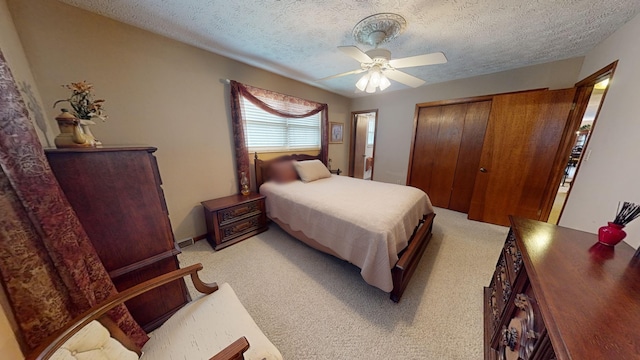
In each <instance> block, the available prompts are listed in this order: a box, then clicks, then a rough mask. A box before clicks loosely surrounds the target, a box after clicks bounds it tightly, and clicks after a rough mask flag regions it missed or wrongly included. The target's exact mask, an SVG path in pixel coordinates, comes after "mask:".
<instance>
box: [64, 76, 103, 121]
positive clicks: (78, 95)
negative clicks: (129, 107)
mask: <svg viewBox="0 0 640 360" xmlns="http://www.w3.org/2000/svg"><path fill="white" fill-rule="evenodd" d="M62 86H63V87H65V88H67V89H69V90H71V96H70V97H69V98H68V99H61V100H58V101H56V102H55V103H53V107H55V106H56V105H58V104H59V103H61V102H68V103H69V105H71V107H72V108H73V112H72V113H73V114H74V115H75V116H76V117H77V118H78V119H83V120H90V119H92V118H99V119H101V120H103V121H104V120H106V119H107V115H106V114H105V113H104V109H103V108H102V104H103V103H104V99H98V100H94V99H93V85H92V84H90V83H88V82H86V81H84V80H83V81H80V82H76V83H73V82H72V83H71V84H68V85H62Z"/></svg>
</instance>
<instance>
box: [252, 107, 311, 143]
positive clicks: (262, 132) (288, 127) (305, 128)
mask: <svg viewBox="0 0 640 360" xmlns="http://www.w3.org/2000/svg"><path fill="white" fill-rule="evenodd" d="M243 100H244V99H243ZM241 104H242V105H241V106H242V112H243V115H244V118H245V135H246V141H247V144H248V147H249V152H253V151H257V152H265V151H293V150H318V149H320V123H321V121H320V119H321V116H320V114H321V113H320V112H319V113H317V114H315V115H311V116H308V117H305V118H300V119H296V118H285V117H281V116H278V115H273V114H270V113H268V112H266V111H264V110H262V109H260V108H258V107H257V106H256V105H254V104H253V103H252V102H250V101H248V100H244V101H242V102H241Z"/></svg>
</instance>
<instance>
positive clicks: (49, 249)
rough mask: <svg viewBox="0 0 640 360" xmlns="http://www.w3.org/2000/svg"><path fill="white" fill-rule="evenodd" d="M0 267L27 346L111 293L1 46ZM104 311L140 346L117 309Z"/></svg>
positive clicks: (137, 331)
mask: <svg viewBox="0 0 640 360" xmlns="http://www.w3.org/2000/svg"><path fill="white" fill-rule="evenodd" d="M0 272H1V275H2V280H3V285H4V287H5V289H6V292H7V295H8V297H9V300H10V302H11V305H12V307H13V310H14V313H15V316H16V320H17V321H18V324H19V326H20V329H21V331H22V335H23V337H24V340H25V342H26V344H27V346H28V347H29V348H31V349H33V348H35V347H37V346H38V345H40V343H41V342H42V341H43V340H44V339H45V338H46V337H47V336H49V335H50V334H51V333H53V332H55V331H56V330H58V329H60V328H61V327H63V326H64V325H65V324H66V323H68V322H69V320H70V319H72V318H73V317H74V316H76V315H78V314H79V313H81V312H83V311H85V310H88V309H89V308H91V307H92V306H94V305H97V304H98V303H100V302H101V301H103V300H105V299H106V298H107V297H109V296H110V295H113V294H116V293H117V290H116V288H115V286H114V285H113V282H112V281H111V279H110V278H109V274H108V273H107V271H106V270H105V268H104V266H103V265H102V263H101V262H100V259H99V258H98V255H97V253H96V251H95V249H94V248H93V245H92V244H91V242H90V240H89V238H88V237H87V235H86V233H85V231H84V229H83V228H82V226H81V225H80V222H79V221H78V218H77V217H76V214H75V212H74V211H73V209H72V208H71V207H70V205H69V203H68V202H67V199H66V198H65V196H64V193H63V192H62V189H61V188H60V186H59V185H58V183H57V181H56V179H55V177H54V175H53V173H52V172H51V169H50V167H49V164H48V163H47V160H46V157H45V155H44V151H43V149H42V146H41V145H40V142H39V140H38V137H37V135H36V132H35V129H34V127H33V124H32V122H31V121H30V120H29V118H28V112H27V110H26V107H25V104H24V102H23V100H22V98H21V96H20V93H19V92H18V88H17V86H16V84H15V81H14V79H13V76H12V74H11V71H10V70H9V67H8V66H7V63H6V61H5V58H4V55H3V54H2V52H1V51H0ZM109 316H110V317H111V318H112V319H113V320H114V321H115V322H116V323H117V324H118V325H119V326H120V327H121V328H122V330H123V331H124V332H125V333H126V334H128V335H129V336H130V337H131V338H132V340H134V341H135V342H136V343H137V344H138V345H140V346H142V345H143V344H144V343H145V342H146V341H147V340H148V337H147V335H146V333H145V332H144V331H143V330H142V328H140V326H139V325H138V324H137V323H136V322H135V321H134V320H133V318H132V317H131V315H130V314H129V311H128V310H127V309H126V307H124V306H121V307H119V308H117V309H114V311H113V312H111V313H109Z"/></svg>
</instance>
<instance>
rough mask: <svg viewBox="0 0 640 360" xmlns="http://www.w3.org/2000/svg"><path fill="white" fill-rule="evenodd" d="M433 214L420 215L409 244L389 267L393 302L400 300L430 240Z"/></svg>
mask: <svg viewBox="0 0 640 360" xmlns="http://www.w3.org/2000/svg"><path fill="white" fill-rule="evenodd" d="M435 216H436V214H434V213H431V214H427V215H424V216H423V217H422V220H420V223H419V224H418V225H417V226H416V228H415V229H414V230H413V234H412V235H411V238H410V239H409V245H408V246H407V247H406V248H405V249H404V250H402V252H400V254H398V255H399V256H400V259H398V262H396V265H395V266H394V267H393V269H391V278H392V279H393V290H391V294H390V298H391V300H393V301H394V302H398V301H400V297H402V293H404V290H405V288H406V287H407V284H409V280H411V276H412V275H413V273H414V271H415V270H416V268H417V267H418V263H419V262H420V259H421V258H422V254H424V251H425V249H426V248H427V244H429V240H431V235H432V230H433V219H434V218H435Z"/></svg>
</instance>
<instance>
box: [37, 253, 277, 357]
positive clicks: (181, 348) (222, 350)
mask: <svg viewBox="0 0 640 360" xmlns="http://www.w3.org/2000/svg"><path fill="white" fill-rule="evenodd" d="M200 270H202V265H201V264H196V265H191V266H189V267H187V268H184V269H178V270H175V271H172V272H170V273H167V274H164V275H162V276H159V277H156V278H154V279H151V280H148V281H145V282H143V283H141V284H139V285H136V286H134V287H132V288H129V289H127V290H125V291H123V292H121V293H119V294H117V295H115V296H113V297H111V298H109V299H107V300H106V301H104V302H103V303H102V304H99V305H97V306H95V307H93V308H91V309H89V310H88V311H86V312H85V313H83V314H81V315H79V316H78V317H77V318H75V319H74V320H73V321H72V322H71V323H70V324H69V325H68V326H66V327H65V328H63V329H61V330H60V331H58V332H57V333H55V334H53V335H52V336H51V337H50V338H49V339H48V341H45V342H44V343H43V344H42V345H41V346H40V347H38V348H37V349H35V350H34V351H33V352H32V353H31V354H29V355H28V356H27V357H26V359H27V360H40V359H50V358H51V359H74V358H76V357H75V355H76V353H80V352H83V353H84V358H91V356H90V355H91V353H90V351H110V352H111V353H109V354H107V357H105V358H118V359H125V358H126V359H137V358H139V357H140V356H141V355H142V359H153V360H156V359H161V358H162V357H163V356H166V358H170V356H171V354H172V353H173V355H175V354H176V353H178V354H187V355H186V358H189V359H198V358H199V359H213V360H223V359H244V358H245V355H250V354H249V351H248V350H249V349H250V344H249V342H250V341H251V342H252V343H253V344H254V345H258V344H259V345H258V346H260V347H262V349H254V348H253V347H252V348H251V350H252V351H254V350H255V354H254V355H253V356H254V357H256V358H259V359H263V358H266V359H282V355H281V354H280V352H279V351H278V350H277V349H276V348H275V346H273V344H271V342H269V340H268V339H267V338H266V336H264V334H262V332H261V331H260V329H259V328H258V326H257V325H256V323H255V322H254V321H253V319H252V318H251V316H250V315H249V314H248V313H247V312H246V310H245V309H244V307H243V306H242V304H241V303H240V301H239V300H238V298H237V297H236V295H235V293H234V292H233V290H232V289H231V287H230V286H229V285H228V284H222V285H221V286H220V287H218V285H217V284H216V283H212V284H207V283H204V282H202V280H201V279H200V278H199V277H198V271H200ZM186 275H190V276H191V281H192V282H193V284H194V286H195V288H196V290H198V291H199V292H201V293H203V294H205V295H203V296H201V297H199V298H198V299H195V300H194V301H192V302H190V303H189V304H187V305H186V306H185V307H183V308H182V309H180V310H178V311H177V312H176V313H175V314H174V315H173V316H172V317H171V318H170V319H169V320H167V322H166V323H165V324H163V325H162V326H161V327H160V328H159V329H156V330H154V331H153V332H152V333H150V338H151V339H150V340H149V342H148V343H147V344H145V346H144V347H143V348H142V349H139V348H137V347H136V346H135V345H134V344H133V342H131V341H130V340H129V339H128V338H127V337H126V335H124V333H123V332H122V331H121V330H120V329H119V328H118V327H117V325H116V324H115V323H114V322H113V321H111V319H110V318H109V317H108V316H107V315H106V313H107V312H108V311H109V310H110V309H112V308H114V307H115V306H117V305H119V304H122V303H124V302H125V301H127V300H129V299H131V298H133V297H136V296H138V295H140V294H142V293H144V292H146V291H149V290H151V289H154V288H157V287H159V286H162V285H164V284H167V283H169V282H171V281H175V280H177V279H180V278H182V277H184V276H186ZM219 289H220V291H218V290H219ZM212 309H213V310H212ZM215 309H218V310H215ZM216 311H221V312H224V315H225V316H227V319H226V321H225V320H224V319H223V320H221V321H212V319H211V318H207V316H216V315H211V313H212V312H216ZM203 314H204V315H203ZM217 315H220V314H217ZM229 316H231V319H232V320H233V321H229ZM189 321H196V322H198V321H200V323H199V324H193V323H189ZM97 322H98V323H99V324H97ZM100 324H101V325H102V326H100ZM183 325H184V326H183ZM94 327H95V328H98V329H100V328H102V329H103V330H96V332H94V330H93V328H94ZM105 328H106V330H108V333H107V332H106V331H104V329H105ZM88 329H91V330H88ZM202 329H205V330H204V331H202ZM199 330H200V331H199ZM100 331H102V332H103V333H105V334H106V335H105V336H106V337H107V339H98V338H97V337H99V335H97V334H99V333H100ZM194 331H195V332H197V331H199V332H200V333H194ZM158 333H159V334H160V335H157V334H158ZM203 333H204V334H203ZM87 334H90V335H87ZM215 334H224V335H225V336H231V337H233V338H234V339H236V338H237V340H235V341H233V340H230V341H229V342H223V344H229V345H228V346H226V347H224V345H222V346H220V345H213V344H212V343H214V342H215V340H216V339H214V337H215V336H216V335H215ZM245 334H246V337H245V336H244V335H245ZM163 336H168V338H165V337H163ZM181 337H182V338H183V339H186V340H185V341H183V342H184V344H183V343H181V342H180V341H181V340H180V338H181ZM198 337H200V340H199V341H198ZM87 340H88V341H87ZM169 340H170V341H169ZM222 341H227V339H222ZM79 342H80V343H82V344H81V345H78V343H79ZM87 344H89V345H87ZM168 344H172V345H171V346H172V347H173V348H167V346H169V345H168ZM194 345H195V346H194ZM189 346H191V347H192V348H189ZM215 346H219V349H217V350H214V351H212V353H210V354H203V353H202V352H203V351H204V352H206V351H211V349H213V348H215ZM112 347H116V348H117V349H116V348H112ZM154 347H157V348H156V349H154ZM105 348H106V350H105ZM194 351H195V352H194ZM216 351H217V353H216ZM114 352H115V354H116V355H114ZM214 354H215V355H214ZM88 355H89V356H88ZM145 355H147V356H145ZM87 356H88V357H87ZM101 356H102V354H101ZM212 356H213V357H212ZM246 358H247V359H248V358H251V356H248V357H246Z"/></svg>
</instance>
